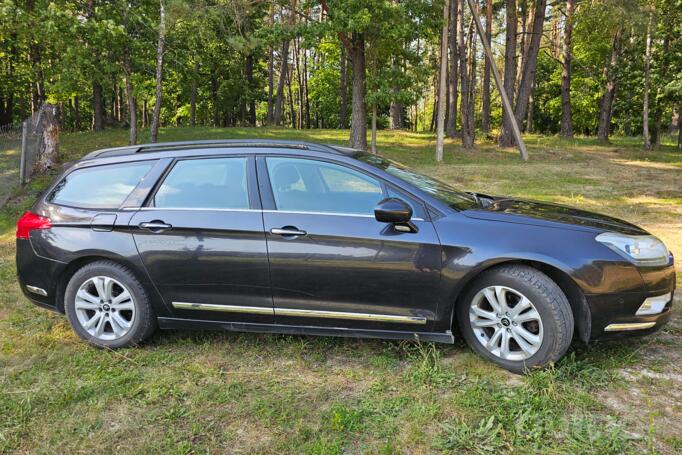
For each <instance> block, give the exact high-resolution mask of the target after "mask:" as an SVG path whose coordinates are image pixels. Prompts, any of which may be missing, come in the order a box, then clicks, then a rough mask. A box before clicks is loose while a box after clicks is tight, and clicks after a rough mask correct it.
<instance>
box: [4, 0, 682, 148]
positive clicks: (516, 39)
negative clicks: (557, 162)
mask: <svg viewBox="0 0 682 455" xmlns="http://www.w3.org/2000/svg"><path fill="white" fill-rule="evenodd" d="M467 3H468V2H467V0H445V1H443V0H271V1H267V0H263V1H259V0H198V1H186V0H160V1H158V0H139V1H132V0H131V1H121V0H113V1H96V0H83V1H78V0H60V1H46V0H0V126H2V125H7V124H17V123H19V122H21V121H22V120H23V119H24V118H26V117H27V116H29V115H31V113H32V112H35V111H36V110H37V109H38V108H39V106H40V105H41V104H43V103H45V102H48V103H51V104H54V105H57V106H58V107H59V113H60V123H61V126H62V128H63V129H65V130H72V131H81V130H94V131H99V130H102V129H104V128H105V127H120V128H129V129H130V142H131V143H135V142H136V141H137V140H138V139H137V136H138V129H139V128H140V127H141V128H150V135H151V139H152V141H156V138H157V134H158V128H159V126H165V125H190V126H194V125H206V126H223V127H225V126H261V125H275V126H286V127H290V128H300V129H306V128H350V140H349V142H350V145H351V146H353V147H356V148H362V149H367V148H368V143H367V132H368V129H375V128H394V129H411V130H413V131H428V130H432V131H433V130H435V129H436V124H437V123H439V122H437V117H438V115H437V114H438V106H439V104H440V101H439V99H442V101H443V105H442V106H443V113H444V119H443V123H444V130H445V134H446V135H447V136H448V137H452V138H459V139H460V140H461V141H462V145H463V146H464V147H465V148H470V147H473V145H474V140H475V138H476V135H481V136H486V137H488V138H495V139H496V140H497V141H498V143H499V144H500V145H501V146H512V145H514V138H513V136H512V135H511V127H510V121H509V119H508V118H506V117H505V116H503V113H502V107H501V106H502V104H501V101H500V96H499V93H498V92H497V90H496V88H495V84H494V82H493V80H492V79H491V69H490V64H489V61H488V60H487V59H486V58H485V56H484V53H483V46H482V43H481V40H480V38H479V36H478V35H477V33H476V27H475V23H474V20H473V16H472V13H471V10H470V9H469V6H468V4H467ZM472 3H473V4H474V6H475V8H477V9H478V10H479V11H480V16H481V19H482V22H483V25H484V27H485V35H486V37H487V39H489V41H490V42H491V47H492V52H493V54H494V58H495V63H496V66H497V68H499V70H500V73H501V74H502V76H503V79H504V90H505V92H506V94H507V95H508V97H509V99H510V101H511V103H512V105H513V111H514V116H515V117H516V119H517V121H518V123H519V125H520V127H521V129H522V130H523V131H526V132H536V133H541V134H560V135H561V136H564V137H573V135H574V134H580V135H595V136H597V137H598V138H599V139H601V140H604V141H607V140H608V138H609V135H611V134H620V135H626V136H641V137H642V144H643V147H645V148H646V149H654V148H656V146H657V145H659V144H660V143H661V140H662V138H664V137H665V136H672V135H675V134H676V133H677V134H676V136H677V137H674V139H672V138H671V139H672V140H674V141H676V142H677V144H678V147H682V132H680V130H681V129H680V123H682V122H681V121H680V114H681V112H682V0H646V1H645V0H555V1H548V0H497V1H492V0H475V1H474V2H472ZM441 69H442V71H444V73H443V77H440V76H441V73H442V71H441ZM441 80H442V81H443V82H444V83H445V84H441ZM441 85H444V87H442V88H443V89H442V90H440V88H441ZM371 136H374V135H371Z"/></svg>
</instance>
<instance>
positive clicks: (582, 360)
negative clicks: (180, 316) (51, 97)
mask: <svg viewBox="0 0 682 455" xmlns="http://www.w3.org/2000/svg"><path fill="white" fill-rule="evenodd" d="M145 134H146V132H145ZM249 137H260V138H279V139H306V140H311V141H319V142H330V143H338V144H345V143H346V139H347V131H333V130H323V131H311V132H301V131H292V130H281V129H246V128H244V129H210V128H196V129H190V128H177V129H164V130H162V131H161V134H160V140H163V141H166V140H169V141H172V140H183V139H215V138H249ZM126 138H127V136H126V132H125V131H123V130H108V131H105V132H102V133H97V134H93V133H77V134H70V135H65V136H64V138H63V141H62V144H61V151H62V154H63V157H64V160H72V159H77V158H78V157H80V156H82V155H83V154H84V153H87V152H89V151H91V150H93V149H96V148H100V147H110V146H115V145H125V142H126ZM143 139H144V138H143ZM527 141H528V145H529V149H530V161H529V162H528V163H522V162H521V161H520V160H519V158H518V155H517V153H516V152H515V151H514V150H498V149H497V148H496V147H495V145H494V144H493V143H489V142H482V143H479V144H478V145H477V150H476V151H464V150H462V149H461V148H460V147H458V145H457V144H456V143H454V142H448V143H447V144H446V148H445V152H446V153H445V155H446V158H445V161H444V163H441V164H437V163H436V162H435V160H434V155H435V152H434V144H435V141H434V138H433V136H432V135H429V134H423V133H407V132H389V131H382V132H380V134H379V148H380V150H381V152H382V153H383V154H385V155H386V156H389V157H391V158H394V159H397V160H399V161H403V162H405V163H407V164H410V165H412V166H415V167H417V168H419V169H420V170H423V171H426V172H428V173H430V174H432V175H434V176H437V177H439V178H441V179H444V180H447V181H450V182H452V183H453V184H456V185H457V186H459V187H462V188H466V189H472V190H478V191H482V192H487V193H492V194H513V195H518V196H523V197H531V198H537V199H543V200H549V201H556V202H562V203H569V204H572V205H576V206H580V207H583V208H587V209H592V210H598V211H601V212H605V213H609V214H611V215H614V216H618V217H622V218H625V219H627V220H629V221H632V222H634V223H637V224H641V225H643V226H644V227H645V228H647V229H649V230H650V231H652V232H653V233H655V234H656V235H659V236H660V237H661V238H663V239H664V240H665V241H666V242H667V243H668V245H669V246H670V247H671V248H672V250H673V251H674V252H675V253H676V255H677V257H682V234H680V233H681V232H682V187H680V183H681V182H682V153H679V152H677V151H675V150H674V149H673V148H672V147H671V146H666V147H664V148H663V149H662V150H660V151H656V152H654V153H646V152H644V151H642V150H641V149H640V146H639V145H638V144H637V143H635V142H633V141H632V140H625V139H618V138H617V139H615V140H614V143H613V144H600V143H598V142H596V141H594V140H592V139H587V138H578V139H576V140H573V141H564V140H559V139H558V138H553V137H549V138H548V137H541V136H528V137H527ZM50 178H51V176H44V177H40V178H37V179H35V180H34V181H33V182H31V184H30V185H29V186H28V188H26V189H24V190H17V189H14V190H12V197H11V198H10V200H9V202H8V203H7V205H6V206H5V207H4V208H2V209H1V210H0V453H7V452H20V453H72V452H110V451H112V450H119V451H121V452H125V453H157V452H167V453H207V452H210V453H224V452H240V453H254V452H255V453H311V454H322V453H324V454H334V453H434V452H450V453H460V452H465V453H489V452H500V451H503V452H523V453H529V452H531V453H538V452H543V453H639V452H643V451H649V452H662V453H677V452H679V450H680V447H682V442H681V441H682V439H680V434H682V423H681V422H680V419H679V416H680V415H681V414H682V395H681V394H680V390H681V388H682V384H680V381H681V380H682V379H681V378H682V374H681V371H680V370H681V368H680V365H682V348H681V346H682V327H681V326H680V324H679V322H677V321H673V323H672V324H670V325H669V326H668V327H666V329H665V330H663V331H662V332H660V333H658V334H656V335H655V336H652V337H649V338H646V339H635V340H629V341H624V342H612V343H603V344H598V345H595V346H590V347H585V346H582V345H580V344H576V345H575V346H573V347H572V348H571V350H570V351H569V354H568V355H567V356H566V357H565V358H564V359H563V360H562V361H561V362H559V364H558V365H555V366H554V367H553V368H550V369H547V370H544V371H538V372H534V373H533V374H531V375H529V376H526V377H519V376H514V375H511V374H508V373H507V372H505V371H503V370H500V369H498V368H496V367H494V366H492V365H491V364H490V363H487V362H485V361H483V360H481V359H479V358H478V357H476V356H475V355H474V354H472V353H471V352H470V351H469V350H468V348H466V346H465V345H464V344H463V343H461V342H457V343H456V344H455V345H453V346H446V345H433V344H416V343H413V342H389V341H378V340H353V339H341V338H314V337H294V336H277V335H260V334H238V333H202V332H184V331H174V332H164V333H159V334H157V335H156V336H155V337H154V338H153V339H152V340H150V341H149V342H148V343H146V344H145V345H144V346H142V347H140V348H138V349H125V350H120V351H115V352H114V351H104V350H95V349H92V348H90V347H88V346H86V345H85V344H84V343H82V342H80V341H79V340H78V339H77V338H76V337H75V336H74V335H73V333H72V332H71V330H70V328H69V327H68V324H67V322H66V320H65V318H64V317H62V316H60V315H57V314H53V313H50V312H48V311H45V310H42V309H39V308H37V307H34V306H33V305H31V304H30V303H28V301H27V300H26V299H24V298H23V296H22V295H21V293H20V291H19V289H18V286H17V283H16V279H15V271H14V222H15V220H16V218H17V217H18V216H19V214H20V213H21V212H22V211H23V210H25V209H26V208H27V207H28V206H29V205H30V204H31V202H32V200H33V199H34V198H35V195H36V194H37V193H38V192H39V191H40V190H42V189H43V188H44V187H45V185H46V184H47V183H48V182H49V180H50ZM680 281H681V280H680V279H679V275H678V283H680ZM680 303H681V302H680V301H679V299H677V301H676V307H675V310H674V311H675V317H676V319H679V317H680V313H681V311H680V308H681V305H680Z"/></svg>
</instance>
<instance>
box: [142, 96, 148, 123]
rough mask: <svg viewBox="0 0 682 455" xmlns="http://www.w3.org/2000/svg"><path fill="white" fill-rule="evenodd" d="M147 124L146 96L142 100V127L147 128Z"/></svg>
mask: <svg viewBox="0 0 682 455" xmlns="http://www.w3.org/2000/svg"><path fill="white" fill-rule="evenodd" d="M147 125H149V108H148V106H147V98H145V99H144V101H142V128H147Z"/></svg>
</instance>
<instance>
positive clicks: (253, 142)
mask: <svg viewBox="0 0 682 455" xmlns="http://www.w3.org/2000/svg"><path fill="white" fill-rule="evenodd" d="M211 148H215V149H216V150H215V152H216V154H219V153H221V149H225V148H234V149H240V151H248V150H252V151H253V152H254V153H255V152H256V151H257V150H258V149H264V148H265V149H273V148H274V149H277V148H279V149H294V150H310V151H314V152H321V153H329V154H332V155H337V156H339V155H341V156H353V155H354V154H356V153H358V152H359V150H355V149H352V148H348V147H341V146H336V145H326V144H316V143H313V142H302V141H289V140H275V139H221V140H201V141H179V142H157V143H154V144H138V145H129V146H124V147H113V148H106V149H100V150H95V151H94V152H90V153H88V154H87V155H85V156H84V157H83V158H82V159H81V161H83V160H94V159H97V158H111V157H125V156H139V155H138V154H142V153H145V154H146V153H152V152H172V151H175V150H177V151H178V152H181V151H187V150H192V149H202V150H206V149H209V150H210V149H211ZM179 154H181V153H179Z"/></svg>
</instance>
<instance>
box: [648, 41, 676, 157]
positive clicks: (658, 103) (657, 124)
mask: <svg viewBox="0 0 682 455" xmlns="http://www.w3.org/2000/svg"><path fill="white" fill-rule="evenodd" d="M670 38H671V36H670V29H667V30H666V34H665V37H664V38H663V49H662V51H663V52H662V55H663V58H662V59H661V60H662V61H661V64H660V69H659V72H660V74H665V75H667V74H668V62H669V61H670V60H669V55H670ZM662 98H663V96H662V93H661V84H657V88H656V97H655V98H654V105H655V108H654V134H653V137H652V139H653V140H652V141H651V142H652V145H653V147H655V148H658V147H660V146H661V136H663V125H662V117H663V106H662Z"/></svg>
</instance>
